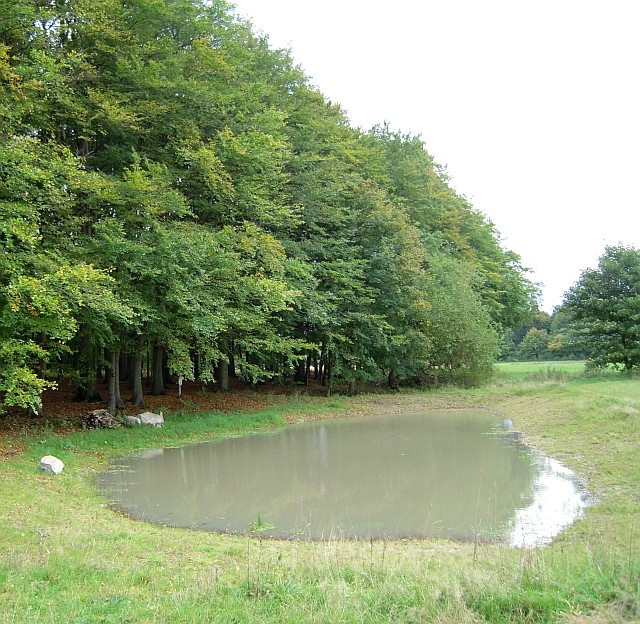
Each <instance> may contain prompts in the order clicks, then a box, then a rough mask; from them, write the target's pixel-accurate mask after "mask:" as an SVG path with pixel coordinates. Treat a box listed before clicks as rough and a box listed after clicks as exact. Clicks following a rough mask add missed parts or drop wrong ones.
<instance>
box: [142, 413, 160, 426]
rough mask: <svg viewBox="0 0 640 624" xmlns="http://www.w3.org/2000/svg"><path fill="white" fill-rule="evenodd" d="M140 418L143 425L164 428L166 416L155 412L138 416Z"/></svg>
mask: <svg viewBox="0 0 640 624" xmlns="http://www.w3.org/2000/svg"><path fill="white" fill-rule="evenodd" d="M138 418H139V419H140V422H141V423H142V424H143V425H151V426H152V427H164V415H163V413H162V412H160V413H159V414H154V413H153V412H143V413H142V414H138Z"/></svg>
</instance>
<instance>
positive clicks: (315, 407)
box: [0, 370, 640, 624]
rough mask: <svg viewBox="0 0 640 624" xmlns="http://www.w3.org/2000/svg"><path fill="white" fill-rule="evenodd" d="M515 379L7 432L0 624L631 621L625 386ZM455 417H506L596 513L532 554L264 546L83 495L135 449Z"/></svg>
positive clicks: (633, 583) (631, 388)
mask: <svg viewBox="0 0 640 624" xmlns="http://www.w3.org/2000/svg"><path fill="white" fill-rule="evenodd" d="M517 377H518V376H517V375H513V376H511V377H509V374H508V370H507V371H506V373H504V371H503V374H502V376H501V379H500V384H498V385H495V386H493V387H490V388H485V389H482V390H476V391H467V392H452V391H446V390H444V391H441V392H434V393H428V394H417V393H401V394H400V395H394V396H385V395H376V396H360V397H353V398H348V399H347V398H336V399H332V400H331V402H328V401H327V400H300V399H298V400H293V399H292V400H290V401H288V402H285V403H283V404H282V405H280V406H275V407H272V408H270V409H269V410H265V411H262V412H258V413H254V414H244V415H224V414H186V415H180V414H173V415H171V416H170V417H169V418H168V421H167V425H166V426H165V428H164V429H134V430H114V431H93V432H67V433H65V434H64V435H62V434H59V433H57V432H56V431H48V430H47V429H46V428H45V429H40V430H38V431H36V432H33V433H29V434H25V433H24V432H20V433H19V434H18V433H16V434H11V432H10V431H8V432H6V433H5V435H4V439H3V440H2V445H3V448H4V449H5V453H4V459H3V460H0V481H1V483H2V505H0V553H1V555H0V622H16V623H23V622H75V623H79V622H114V623H115V622H118V623H120V622H167V623H169V622H172V623H173V622H185V623H186V622H189V623H197V622H203V623H204V622H220V623H222V622H225V623H227V622H228V623H232V622H238V623H240V622H291V623H293V622H296V623H297V622H362V623H375V622H380V623H383V622H384V623H387V622H416V623H417V622H451V623H453V622H484V621H487V622H556V621H558V622H562V621H566V622H591V623H594V624H595V623H600V622H620V621H624V620H629V621H634V619H635V620H637V619H638V618H640V606H639V602H638V601H639V591H640V590H639V587H638V579H639V578H640V552H639V548H638V542H639V540H638V535H640V523H639V522H637V517H638V511H640V491H639V484H640V459H639V455H640V454H639V452H638V451H639V450H640V449H639V440H640V432H639V422H640V381H639V380H637V379H624V378H601V379H570V380H568V381H562V380H560V381H559V380H549V379H548V378H547V380H544V381H531V380H528V381H527V380H524V381H523V380H522V378H520V380H518V378H517ZM527 379H530V378H527ZM461 407H481V408H484V409H488V410H491V411H493V412H495V413H497V414H500V415H504V416H505V417H507V416H508V417H509V418H511V419H512V420H513V421H514V423H515V426H516V428H518V429H521V430H522V431H524V432H525V433H526V435H527V438H528V440H529V441H530V442H531V443H532V444H535V445H536V446H538V447H540V448H542V449H544V450H546V451H547V452H549V454H551V455H553V456H554V457H556V458H558V459H560V460H562V461H563V462H564V463H565V464H567V465H568V466H569V467H571V468H572V469H574V470H575V471H576V472H577V473H578V475H580V477H581V478H582V479H584V480H585V482H586V484H587V485H588V487H589V488H590V490H591V491H592V492H593V494H594V495H595V496H596V497H597V499H598V501H599V503H598V504H597V505H596V506H594V507H592V508H590V509H589V511H588V513H587V514H586V516H585V518H583V519H582V520H581V521H579V522H578V523H576V524H575V525H574V526H573V527H571V528H570V529H569V530H567V531H566V532H565V533H563V534H562V535H561V536H560V537H559V538H557V539H556V541H555V542H554V543H553V544H551V545H550V546H548V547H545V548H540V549H535V550H523V549H510V548H507V547H505V546H501V545H495V544H493V545H492V544H460V543H455V542H448V541H446V540H420V541H418V540H404V541H379V542H369V541H360V542H339V541H332V542H326V543H308V542H304V541H296V540H293V541H287V542H278V541H270V540H262V539H260V537H259V536H256V537H253V538H242V537H230V536H224V535H217V534H213V533H205V532H195V531H188V530H182V529H175V528H169V527H163V526H155V525H151V524H146V523H143V522H136V521H133V520H131V519H129V518H126V517H123V516H121V515H119V514H117V513H114V512H113V511H112V510H111V509H110V508H109V507H108V506H107V505H106V504H105V502H104V500H103V499H102V498H101V497H100V496H99V494H98V493H97V492H96V490H95V488H94V487H93V485H92V475H93V474H94V473H95V472H96V471H98V470H101V469H102V468H104V467H105V465H106V463H107V461H108V460H109V458H110V457H112V456H114V455H119V454H123V453H128V452H131V451H133V450H135V449H142V448H150V447H156V446H163V445H176V444H182V443H185V442H189V441H194V440H198V439H204V438H210V437H216V436H228V435H238V434H242V433H243V432H246V431H250V430H253V429H259V428H264V427H277V426H283V425H284V423H285V422H288V421H296V420H300V419H307V418H316V417H320V416H327V415H331V416H334V415H337V414H354V413H358V414H367V413H374V412H380V411H392V412H396V413H401V412H403V411H415V410H416V409H433V410H442V409H451V408H461ZM12 435H13V437H12ZM6 449H15V450H12V451H10V452H7V451H6ZM49 453H51V454H55V455H58V456H59V457H60V458H61V459H63V461H64V462H65V464H66V468H65V470H64V472H63V473H62V474H61V475H59V476H58V477H52V476H48V475H45V474H44V473H41V472H40V471H39V469H38V467H37V461H38V459H39V458H40V457H41V456H42V455H44V454H49Z"/></svg>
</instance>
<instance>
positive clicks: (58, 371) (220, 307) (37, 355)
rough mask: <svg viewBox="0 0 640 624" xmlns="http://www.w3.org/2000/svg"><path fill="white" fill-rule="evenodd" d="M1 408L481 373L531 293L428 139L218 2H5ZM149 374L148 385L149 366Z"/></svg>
mask: <svg viewBox="0 0 640 624" xmlns="http://www.w3.org/2000/svg"><path fill="white" fill-rule="evenodd" d="M0 83H1V89H0V213H1V215H2V219H1V221H0V407H2V406H4V407H7V406H20V407H25V408H26V407H29V408H30V409H32V410H34V411H36V412H37V411H39V410H40V409H41V400H40V396H41V393H42V391H43V390H44V389H46V388H48V387H51V386H52V384H53V383H54V379H55V378H56V377H65V378H68V379H70V380H71V381H73V382H74V383H75V384H77V387H78V393H77V398H78V399H86V400H91V399H94V398H95V396H96V379H97V375H98V372H99V371H102V372H103V373H104V371H107V377H108V381H109V384H108V394H109V396H108V401H109V405H110V406H111V407H115V406H117V405H121V404H122V396H121V392H120V382H121V381H123V380H124V381H126V382H128V386H127V387H128V388H129V389H130V393H131V394H130V396H129V397H127V398H128V399H129V400H131V401H133V403H134V404H136V405H143V404H144V394H145V393H146V392H150V393H153V394H161V393H164V392H165V387H166V382H167V379H168V377H169V376H170V375H174V376H178V377H181V378H184V379H200V380H213V379H215V380H216V382H217V384H218V386H219V387H220V389H222V390H224V389H227V388H228V387H229V377H230V375H234V374H237V375H239V376H241V377H242V378H243V379H245V380H247V381H248V382H250V383H254V384H255V383H258V382H259V381H261V380H264V379H269V378H273V377H276V376H278V377H283V378H284V377H288V376H292V377H293V379H295V380H296V381H298V382H300V383H304V382H305V381H307V380H308V379H309V376H310V375H314V376H317V377H319V379H320V381H321V382H322V383H323V384H324V385H325V386H326V387H327V389H328V391H329V392H330V391H331V388H332V386H334V385H335V384H336V383H341V384H351V385H353V384H355V383H356V382H358V381H363V380H369V379H374V378H376V379H377V378H380V377H381V376H384V377H385V378H386V379H387V380H388V381H389V383H390V385H391V386H392V387H397V386H398V384H399V383H402V382H403V381H406V380H419V381H422V382H424V383H440V382H456V383H461V384H466V385H470V384H476V383H480V382H481V381H482V380H484V379H485V378H486V377H487V376H488V375H489V374H490V373H491V367H492V362H493V361H494V358H495V356H496V354H497V352H498V348H499V343H500V337H501V336H502V334H503V333H504V332H505V331H507V330H509V329H511V328H514V327H519V326H521V325H522V323H523V322H524V320H525V319H526V318H527V315H529V314H530V311H531V307H532V306H531V300H532V293H533V292H534V291H535V288H534V287H533V285H532V284H531V283H530V282H529V280H528V279H527V278H526V274H525V271H524V270H523V268H522V267H521V265H520V260H519V258H518V256H517V255H516V254H514V253H513V252H511V251H509V250H505V249H504V248H503V247H502V246H501V243H500V239H499V235H498V233H497V232H496V230H495V227H494V225H493V224H492V223H491V222H490V221H489V220H488V219H487V218H486V217H485V216H483V215H482V214H481V213H479V212H478V211H476V210H475V209H474V208H473V207H472V206H471V205H470V204H469V202H468V201H467V200H466V199H465V198H464V197H462V196H460V195H459V194H458V193H456V192H455V191H454V190H453V188H452V187H451V186H450V184H449V180H448V178H447V175H446V172H445V170H444V169H443V168H442V167H440V166H439V165H438V164H437V163H436V162H434V160H433V158H432V157H431V155H430V154H429V153H428V152H427V150H426V148H425V145H424V143H423V142H422V140H421V139H420V138H419V137H415V136H410V135H406V134H402V133H399V132H395V131H392V130H391V129H390V128H389V127H388V126H386V125H382V126H378V127H375V128H373V129H371V130H362V129H357V128H353V127H352V126H351V125H350V124H349V121H348V119H347V117H346V116H345V114H344V112H343V111H342V110H341V108H340V107H339V106H338V105H336V104H333V103H331V102H329V101H327V99H326V98H325V97H324V96H323V95H322V94H321V93H320V92H319V91H318V90H317V89H316V88H314V87H313V86H312V85H311V84H310V83H309V80H308V79H307V77H306V76H305V74H304V73H303V72H302V71H301V70H300V69H299V68H298V67H297V66H296V65H295V64H294V62H293V61H292V59H291V57H290V55H289V53H288V52H286V51H282V50H273V49H271V48H270V47H269V45H268V40H267V38H266V37H262V36H258V35H256V34H255V33H254V32H253V30H252V27H251V24H249V23H247V22H245V21H242V20H240V19H238V18H237V17H236V16H234V14H233V12H232V7H231V5H230V4H227V3H226V2H225V1H224V0H207V1H204V0H203V1H191V0H135V1H134V2H125V1H123V0H55V1H46V2H43V1H40V0H29V1H28V0H16V1H14V2H11V3H2V5H1V8H0ZM143 363H144V364H145V368H148V370H149V375H150V385H149V386H148V387H146V386H143V384H142V376H141V371H142V370H143Z"/></svg>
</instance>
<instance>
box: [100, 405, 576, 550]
mask: <svg viewBox="0 0 640 624" xmlns="http://www.w3.org/2000/svg"><path fill="white" fill-rule="evenodd" d="M98 482H99V485H100V486H101V487H102V488H103V489H104V490H105V492H106V493H107V496H108V497H109V498H110V499H111V500H112V503H113V505H114V506H115V507H116V508H118V509H120V510H122V511H124V512H126V513H128V514H130V515H131V516H133V517H136V518H141V519H145V520H149V521H152V522H157V523H161V524H168V525H174V526H181V527H189V528H195V529H206V530H214V531H225V532H238V533H248V532H250V531H252V530H254V531H255V530H256V529H259V530H260V533H261V534H262V535H265V536H272V537H284V538H289V537H300V538H310V539H329V538H367V539H368V538H370V537H373V538H380V537H386V538H398V537H408V536H414V537H419V536H420V537H447V538H452V539H459V540H469V539H476V538H481V539H499V540H505V541H507V542H509V543H510V544H511V545H514V546H536V545H540V544H544V543H547V542H549V541H550V540H551V539H552V538H553V537H554V536H555V535H557V534H558V533H559V532H560V531H562V529H563V528H565V527H566V526H568V525H569V524H571V523H572V522H574V521H575V520H576V519H577V518H579V517H580V515H581V514H582V512H583V510H584V508H585V507H586V505H587V504H588V500H587V497H586V495H585V493H584V492H583V491H582V490H581V489H580V488H579V487H578V484H577V482H576V480H575V478H574V476H573V474H572V473H571V472H570V471H569V470H568V469H566V468H565V467H564V466H562V465H561V464H560V463H559V462H557V461H555V460H553V459H551V458H548V457H545V456H544V455H542V454H541V453H539V452H537V451H535V450H534V449H531V448H528V447H526V446H524V445H522V444H520V443H519V442H518V441H517V437H516V436H514V435H513V433H511V432H509V431H504V430H503V429H502V428H501V426H500V421H497V420H496V418H495V416H492V415H489V414H485V413H478V412H471V411H460V412H447V413H428V414H408V415H402V416H376V417H366V418H353V419H336V420H331V421H323V422H320V423H311V424H305V425H299V426H293V427H287V428H285V429H282V430H277V431H274V432H267V433H260V434H254V435H248V436H244V437H239V438H231V439H225V440H218V441H215V442H206V443H200V444H194V445H189V446H184V447H181V448H169V449H157V450H154V451H148V452H146V453H144V454H143V455H140V456H138V457H134V458H127V459H124V460H120V461H118V462H117V463H115V464H114V465H113V467H112V469H111V470H110V471H109V472H108V473H105V474H102V475H100V476H99V478H98Z"/></svg>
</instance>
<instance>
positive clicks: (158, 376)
mask: <svg viewBox="0 0 640 624" xmlns="http://www.w3.org/2000/svg"><path fill="white" fill-rule="evenodd" d="M166 393H167V391H166V389H165V387H164V348H163V347H158V346H155V347H154V348H153V364H152V371H151V394H152V395H154V396H159V395H161V394H166Z"/></svg>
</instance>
